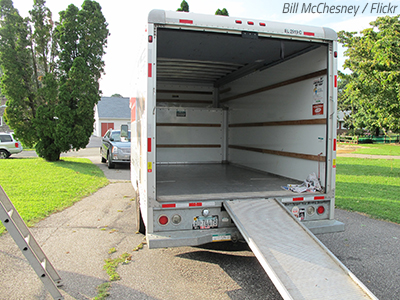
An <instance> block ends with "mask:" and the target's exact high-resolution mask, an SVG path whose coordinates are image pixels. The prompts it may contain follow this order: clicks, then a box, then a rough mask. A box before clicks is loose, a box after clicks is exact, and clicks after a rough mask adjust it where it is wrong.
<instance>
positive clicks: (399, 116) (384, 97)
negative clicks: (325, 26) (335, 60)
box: [338, 16, 400, 134]
mask: <svg viewBox="0 0 400 300" xmlns="http://www.w3.org/2000/svg"><path fill="white" fill-rule="evenodd" d="M370 25H371V26H372V27H371V28H367V29H364V30H363V31H361V32H360V34H357V33H356V32H345V31H341V32H339V34H338V35H339V42H341V43H342V44H343V45H344V47H346V48H347V49H346V51H345V55H346V56H348V57H349V58H348V59H347V60H346V61H345V64H344V67H345V68H346V69H349V70H350V71H351V73H350V74H341V79H342V80H345V81H346V82H347V84H346V87H345V88H343V93H342V94H341V96H340V98H339V101H341V102H342V105H343V106H344V108H346V107H347V108H350V109H349V110H350V111H351V115H352V116H351V119H352V123H353V125H354V126H355V127H358V128H363V127H365V128H367V129H369V130H370V131H371V132H375V133H379V130H380V129H381V130H382V131H383V132H384V133H385V134H386V133H387V132H388V131H392V132H399V131H400V71H399V66H400V22H399V16H395V17H390V16H385V17H378V18H377V19H376V20H375V21H373V22H371V23H370Z"/></svg>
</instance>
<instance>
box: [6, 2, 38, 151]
mask: <svg viewBox="0 0 400 300" xmlns="http://www.w3.org/2000/svg"><path fill="white" fill-rule="evenodd" d="M29 34H30V32H29V30H28V19H23V18H22V17H21V16H20V15H19V14H18V11H17V10H16V9H15V8H14V6H13V3H12V1H11V0H1V1H0V65H1V67H2V71H3V76H2V77H1V90H2V94H3V95H5V96H6V97H7V99H8V101H7V109H6V110H5V113H4V117H5V120H6V122H7V124H8V125H9V126H10V127H11V128H12V129H13V130H14V132H15V135H16V136H17V137H19V138H20V140H21V141H22V142H23V143H24V144H25V145H28V146H32V145H33V144H34V142H35V140H36V139H35V135H36V131H35V129H34V127H33V120H34V118H35V114H36V109H37V104H38V99H37V97H36V92H37V88H36V87H37V84H35V81H36V80H37V78H35V77H34V76H33V67H32V65H33V63H32V49H31V43H30V37H29Z"/></svg>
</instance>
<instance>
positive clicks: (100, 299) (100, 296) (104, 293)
mask: <svg viewBox="0 0 400 300" xmlns="http://www.w3.org/2000/svg"><path fill="white" fill-rule="evenodd" d="M110 288H111V282H108V281H107V282H104V283H102V284H100V285H99V286H98V287H97V296H96V297H94V298H93V300H104V299H106V298H107V297H108V296H110V293H109V290H110Z"/></svg>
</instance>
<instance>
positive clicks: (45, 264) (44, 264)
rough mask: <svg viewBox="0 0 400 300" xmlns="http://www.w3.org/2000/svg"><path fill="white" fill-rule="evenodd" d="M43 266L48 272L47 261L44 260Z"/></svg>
mask: <svg viewBox="0 0 400 300" xmlns="http://www.w3.org/2000/svg"><path fill="white" fill-rule="evenodd" d="M41 264H42V267H43V269H45V270H46V267H47V259H44V260H43V261H42V263H41Z"/></svg>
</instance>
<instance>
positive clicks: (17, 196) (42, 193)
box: [0, 158, 108, 235]
mask: <svg viewBox="0 0 400 300" xmlns="http://www.w3.org/2000/svg"><path fill="white" fill-rule="evenodd" d="M0 170H1V172H0V185H1V186H2V187H3V189H4V190H5V192H6V193H7V195H8V197H9V198H10V199H11V201H12V202H13V204H14V206H15V208H16V209H17V211H18V212H19V214H20V215H21V217H22V219H24V221H25V222H26V223H27V225H28V226H32V225H33V224H35V223H36V222H38V221H39V220H41V219H44V218H45V217H47V216H49V215H50V214H51V213H54V212H57V211H61V210H63V209H64V208H66V207H69V206H71V205H72V204H73V203H75V202H77V201H79V200H81V199H82V198H84V197H85V196H88V195H90V194H92V193H94V192H95V191H97V190H98V189H99V188H100V187H103V186H105V185H107V184H108V180H107V178H106V177H105V176H104V173H103V172H102V171H101V170H100V169H99V168H98V167H97V166H95V165H93V164H92V162H91V161H90V160H89V159H86V158H63V159H62V160H60V161H57V162H47V161H46V160H44V159H41V158H29V159H2V160H0ZM4 231H5V228H4V226H3V225H2V224H0V235H1V234H2V233H3V232H4Z"/></svg>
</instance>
